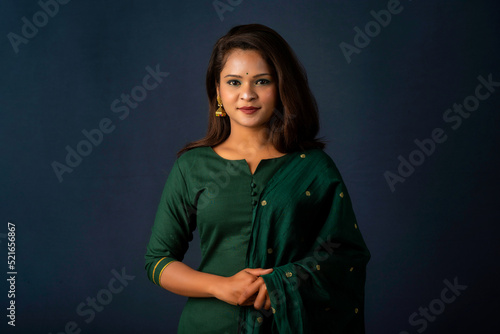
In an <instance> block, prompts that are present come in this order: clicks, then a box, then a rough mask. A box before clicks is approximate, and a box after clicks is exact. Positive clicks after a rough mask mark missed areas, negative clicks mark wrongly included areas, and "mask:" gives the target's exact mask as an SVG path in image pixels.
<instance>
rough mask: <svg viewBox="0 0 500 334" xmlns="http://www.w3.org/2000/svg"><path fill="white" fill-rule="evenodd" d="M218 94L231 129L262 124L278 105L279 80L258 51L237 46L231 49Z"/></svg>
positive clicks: (263, 125)
mask: <svg viewBox="0 0 500 334" xmlns="http://www.w3.org/2000/svg"><path fill="white" fill-rule="evenodd" d="M217 94H219V95H220V97H221V99H222V105H223V106H224V110H226V113H227V115H228V116H229V118H230V121H231V129H232V130H233V129H237V128H238V127H247V128H262V127H266V124H267V122H268V121H269V120H270V118H271V116H272V114H273V111H274V108H275V107H276V100H277V83H276V81H275V78H274V77H272V76H271V68H270V67H269V65H268V64H267V62H266V61H265V60H264V59H263V58H262V57H261V55H260V54H259V53H258V52H257V51H254V50H241V49H234V50H231V51H229V55H228V57H227V60H226V64H225V65H224V68H223V69H222V72H221V74H220V86H219V87H217ZM252 108H254V109H252Z"/></svg>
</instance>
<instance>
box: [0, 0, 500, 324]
mask: <svg viewBox="0 0 500 334" xmlns="http://www.w3.org/2000/svg"><path fill="white" fill-rule="evenodd" d="M46 1H47V0H42V2H46ZM49 2H50V1H49ZM222 2H223V3H228V2H232V4H233V5H231V6H230V8H232V11H229V10H228V11H226V12H224V13H222V16H221V17H220V16H219V15H218V14H217V12H216V10H215V8H214V5H213V1H211V0H207V1H159V0H154V1H141V2H140V1H130V0H108V1H70V2H69V3H67V4H65V5H60V6H59V7H60V8H59V11H58V13H57V14H55V15H54V17H51V18H49V20H48V22H47V23H46V24H45V25H44V26H42V27H40V28H39V29H38V33H37V34H36V35H35V36H34V37H32V38H29V39H27V43H26V44H20V45H19V46H18V52H17V53H16V52H15V50H14V47H13V46H12V44H11V42H10V41H9V37H8V36H9V33H15V34H18V35H21V34H22V32H21V29H22V26H23V24H24V23H23V21H22V18H23V17H26V18H27V20H28V21H29V22H33V15H36V13H37V12H38V11H40V10H41V7H40V5H39V4H38V3H37V1H35V0H30V1H28V0H16V1H2V2H1V3H0V13H1V14H0V16H1V20H0V32H1V33H2V34H3V36H4V37H2V39H1V42H0V55H1V62H0V73H1V75H0V78H1V79H0V80H1V90H0V110H1V113H0V115H1V116H0V117H1V118H0V129H1V134H0V136H1V137H0V140H1V151H0V153H1V157H2V160H1V162H0V164H1V175H2V189H1V196H2V199H1V202H0V203H1V217H2V220H3V222H0V242H1V243H0V249H1V251H2V254H3V255H1V256H0V258H2V259H4V260H3V264H2V265H1V266H0V268H3V269H2V270H1V272H3V274H1V275H2V277H4V279H2V281H3V283H2V285H0V288H1V289H2V290H1V291H0V296H2V297H1V299H0V305H2V307H1V309H2V310H4V311H2V314H0V315H1V319H3V320H2V324H1V327H0V328H2V329H0V331H1V332H2V333H6V332H8V333H34V332H37V333H50V332H51V333H59V332H64V329H65V326H66V324H67V323H70V322H74V323H76V325H75V326H78V328H79V329H81V332H82V333H147V332H165V333H174V332H175V329H176V327H177V322H178V318H179V315H180V313H181V310H182V307H183V305H184V303H185V298H184V297H180V296H176V295H174V294H172V293H170V292H167V291H164V290H162V289H160V288H159V287H157V286H155V285H153V284H152V283H151V282H149V281H148V280H147V278H146V274H145V271H144V269H143V264H144V260H143V257H144V253H145V247H146V244H147V242H148V239H149V235H150V228H151V226H152V223H153V219H154V215H155V211H156V207H157V204H158V201H159V196H160V193H161V190H162V188H163V185H164V182H165V180H166V177H167V175H168V172H169V170H170V168H171V166H172V164H173V162H174V160H175V154H176V152H177V151H178V149H180V148H181V147H182V146H183V145H184V144H185V143H186V142H188V141H192V140H195V139H198V138H200V137H202V136H203V135H204V133H205V130H206V123H207V98H206V96H205V87H204V79H205V77H204V76H205V71H206V67H207V64H208V58H209V56H210V53H211V48H212V46H213V44H214V43H215V41H216V40H217V38H218V37H220V36H222V35H223V34H225V33H226V32H227V30H229V28H231V27H232V26H234V25H237V24H244V23H253V22H258V23H262V24H266V25H269V26H270V27H272V28H273V29H275V30H276V31H278V32H279V33H280V34H282V35H283V37H284V38H285V39H286V40H287V41H288V42H289V43H290V45H291V46H292V48H293V49H294V50H295V51H296V53H297V54H298V56H299V58H300V60H301V61H302V63H303V64H304V66H305V68H306V70H307V72H308V76H309V80H310V84H311V88H312V90H313V92H314V94H315V96H316V98H317V100H318V104H319V107H320V117H321V126H322V128H321V133H320V135H321V136H324V138H325V139H326V140H327V141H328V145H327V148H326V151H327V153H329V154H330V155H331V156H332V158H333V159H334V161H335V162H336V163H337V165H338V167H339V169H340V171H341V172H342V175H343V177H344V179H345V182H346V183H347V186H348V188H349V191H350V194H351V196H352V198H353V203H354V209H355V211H356V214H357V217H358V220H359V225H360V228H361V231H362V233H363V235H364V237H365V240H366V243H367V244H368V246H369V249H370V251H371V253H372V260H371V261H370V263H369V266H368V276H367V284H366V328H367V332H368V333H400V332H403V333H404V331H407V332H408V333H417V330H420V332H425V333H479V332H490V333H492V332H495V331H497V328H498V325H497V321H496V315H497V312H498V311H499V307H498V298H499V297H500V294H499V287H498V277H499V275H498V274H499V270H498V255H499V254H500V253H499V246H498V241H499V232H500V231H499V227H498V223H499V218H500V214H499V211H498V208H499V207H500V205H499V204H500V200H499V194H498V185H499V184H500V183H499V181H500V178H499V173H498V169H499V167H500V159H499V157H498V152H499V148H500V135H499V134H498V131H497V127H498V124H499V120H500V117H499V105H500V87H498V88H496V89H495V92H493V93H491V95H490V96H489V98H487V99H486V100H484V101H481V102H480V105H479V107H478V109H477V110H476V111H473V112H471V115H470V117H469V118H467V119H464V120H463V122H462V124H461V126H460V127H459V128H457V129H456V130H455V129H453V128H452V127H451V125H453V124H454V123H447V122H445V121H444V120H443V115H444V114H445V112H446V110H447V109H449V108H451V107H452V106H453V104H454V103H457V104H461V103H463V101H464V99H465V98H467V97H468V96H470V95H473V94H474V92H475V89H476V86H477V85H478V84H479V81H478V79H477V77H478V76H483V77H484V78H488V75H490V74H491V76H492V79H493V81H495V82H499V81H500V65H499V61H498V59H499V51H500V48H499V40H498V36H499V33H500V29H499V23H498V22H500V20H499V15H498V14H499V6H498V5H497V2H496V1H474V2H473V1H424V0H413V1H410V0H402V1H401V6H402V11H401V12H400V13H399V14H395V15H392V18H391V22H390V23H389V24H388V25H387V26H386V27H383V28H382V29H381V31H380V32H379V33H378V34H376V36H374V37H373V38H371V40H370V43H369V44H368V45H367V46H366V47H364V48H361V49H360V52H359V53H357V54H353V55H352V56H351V62H350V63H348V62H347V61H346V58H345V57H344V55H343V53H342V51H341V48H340V47H339V45H340V44H341V43H342V42H345V43H349V44H351V45H352V44H353V43H354V41H353V40H354V37H355V34H356V33H355V31H354V30H353V29H354V27H356V26H357V27H359V28H360V29H363V30H364V28H365V25H366V24H367V23H369V22H370V21H372V20H373V17H372V16H371V15H370V11H372V10H374V11H377V12H378V11H379V10H382V9H386V8H387V3H388V1H385V0H382V1H381V0H376V1H375V0H373V1H362V2H361V1H298V0H292V1H290V0H287V1H285V0H274V1H264V0H244V1H239V0H232V1H228V0H222ZM11 36H12V35H11ZM157 65H159V68H160V70H161V71H164V72H168V73H169V75H168V77H166V78H164V79H163V82H161V83H160V84H159V85H158V87H157V88H155V89H153V90H151V91H148V92H147V94H148V95H147V97H146V98H145V99H144V100H143V101H142V102H140V103H139V105H138V106H137V107H136V108H135V109H130V113H129V115H128V116H127V117H126V118H124V119H123V120H121V119H120V118H119V116H120V115H121V114H122V113H114V112H113V111H112V110H111V104H112V102H113V101H114V100H115V99H120V96H121V94H123V93H124V94H130V92H131V90H132V89H133V88H134V87H136V86H138V85H141V84H142V79H143V78H144V76H145V75H146V74H147V73H148V72H147V71H146V67H147V66H150V67H151V68H155V67H156V66H157ZM151 82H152V81H151ZM481 92H482V93H485V92H486V90H484V89H483V90H481ZM120 105H121V106H123V104H120ZM105 118H109V119H110V120H111V122H112V124H113V126H115V128H114V130H113V131H112V132H111V133H109V134H105V135H104V137H103V139H102V142H101V143H100V144H99V145H97V146H95V147H93V149H92V152H91V153H90V154H89V155H88V156H86V157H83V159H82V161H81V163H80V164H79V165H78V166H77V167H75V168H74V169H73V171H72V172H71V173H65V174H63V176H62V178H63V180H62V182H59V180H58V178H57V176H56V174H55V172H54V170H53V167H52V165H51V164H52V163H53V162H54V161H58V162H60V163H65V161H64V160H65V157H66V153H67V152H66V149H65V147H66V146H67V145H69V146H70V147H72V148H73V149H76V146H77V144H78V143H79V142H80V141H81V140H83V139H85V137H84V135H83V134H82V130H88V131H90V130H92V129H95V128H97V127H98V126H99V122H100V121H101V120H102V119H105ZM435 128H441V129H443V131H444V132H445V134H446V136H447V137H446V138H447V140H446V141H445V142H444V143H441V144H437V145H436V148H435V150H434V152H433V153H432V154H430V155H429V156H426V157H425V161H424V162H423V163H422V164H421V165H420V166H417V167H416V168H415V171H414V172H413V173H412V174H411V175H410V176H408V177H407V178H406V180H405V182H404V183H397V184H396V185H395V189H394V191H391V189H390V187H389V185H388V183H387V182H386V179H385V177H384V173H385V172H386V171H390V172H392V173H397V169H398V165H399V163H400V162H399V160H398V157H399V156H400V155H401V156H402V157H404V158H405V159H408V158H409V155H410V154H411V153H412V151H414V150H415V149H417V148H418V147H417V146H416V144H415V143H414V140H415V139H418V140H424V139H426V138H430V136H431V132H432V131H433V129H435ZM9 221H10V222H13V223H15V225H16V265H17V266H16V270H17V272H18V274H17V281H16V299H15V300H16V306H17V307H16V327H15V328H12V327H11V326H7V324H6V323H7V320H8V319H7V318H6V314H7V310H6V307H7V305H8V302H9V299H8V298H7V290H8V286H7V285H5V282H6V281H5V279H6V276H7V274H6V273H7V271H8V269H7V264H6V258H7V247H6V246H7V240H6V238H5V237H6V233H7V222H9ZM199 257H200V255H199V246H198V239H197V238H196V239H195V240H194V242H193V243H192V247H191V249H190V251H189V253H188V255H187V259H186V262H187V263H189V264H190V265H192V266H196V265H197V263H198V262H199ZM123 268H124V269H123ZM112 270H116V271H117V272H121V271H122V270H124V271H125V273H126V274H127V275H130V276H135V278H133V279H131V278H130V277H129V281H127V283H126V284H127V286H125V287H123V290H121V292H118V293H115V294H110V293H108V292H107V291H106V290H104V289H109V288H108V283H109V282H110V280H112V278H113V277H115V276H114V274H113V273H112ZM454 279H456V280H457V282H458V283H459V284H460V285H465V286H467V288H465V289H464V288H463V289H464V290H462V292H461V293H460V295H459V296H457V297H456V299H455V300H454V301H453V302H451V303H450V304H441V305H445V309H444V310H439V312H438V313H439V314H438V315H436V316H435V318H432V321H427V324H426V326H425V328H424V324H423V323H424V320H422V319H425V318H424V317H423V316H421V315H417V316H416V317H415V318H414V320H415V321H418V322H417V324H412V323H410V322H409V317H410V316H411V315H412V313H414V312H417V313H418V312H419V308H420V307H429V305H430V304H431V305H432V306H433V307H434V308H436V307H438V308H439V305H440V304H439V303H440V302H438V301H436V299H440V298H441V292H442V291H443V289H444V288H445V287H446V285H445V283H444V280H448V281H449V282H453V281H454ZM113 284H114V287H115V288H118V287H119V286H120V283H117V282H115V283H113ZM452 295H453V294H452V293H451V292H447V294H446V296H447V297H448V298H450V297H451V296H452ZM96 296H100V297H101V300H102V298H106V297H109V296H112V300H107V301H106V303H107V302H109V303H107V304H106V305H105V306H104V308H103V309H102V310H101V311H100V312H96V313H95V317H94V319H92V320H91V321H89V322H88V323H87V322H86V320H89V313H86V315H84V316H81V315H79V314H78V313H77V308H78V305H79V304H80V303H86V301H87V298H88V297H90V298H95V297H96ZM88 309H90V308H89V307H88V306H85V307H84V308H83V310H87V311H88ZM214 321H216V319H214ZM71 326H72V325H69V327H71Z"/></svg>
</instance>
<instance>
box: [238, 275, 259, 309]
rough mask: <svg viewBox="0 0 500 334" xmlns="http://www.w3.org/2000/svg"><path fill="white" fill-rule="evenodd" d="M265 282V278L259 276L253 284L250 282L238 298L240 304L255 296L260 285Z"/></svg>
mask: <svg viewBox="0 0 500 334" xmlns="http://www.w3.org/2000/svg"><path fill="white" fill-rule="evenodd" d="M263 282H264V279H263V278H260V277H259V278H258V279H257V280H255V281H254V282H253V283H252V284H250V285H249V286H248V287H247V288H246V289H245V291H243V293H242V294H241V295H240V297H239V298H238V304H240V305H243V304H244V303H245V302H246V301H247V299H249V298H250V297H251V296H253V295H254V294H255V293H257V291H259V288H260V285H261V284H262V283H263Z"/></svg>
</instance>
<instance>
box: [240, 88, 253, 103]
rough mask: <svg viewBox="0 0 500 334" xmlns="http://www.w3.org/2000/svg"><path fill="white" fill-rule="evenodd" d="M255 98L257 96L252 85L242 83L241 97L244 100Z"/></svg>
mask: <svg viewBox="0 0 500 334" xmlns="http://www.w3.org/2000/svg"><path fill="white" fill-rule="evenodd" d="M255 98H257V94H255V91H254V90H253V87H252V85H251V84H246V85H243V87H242V91H241V99H242V100H245V101H251V100H253V99H255Z"/></svg>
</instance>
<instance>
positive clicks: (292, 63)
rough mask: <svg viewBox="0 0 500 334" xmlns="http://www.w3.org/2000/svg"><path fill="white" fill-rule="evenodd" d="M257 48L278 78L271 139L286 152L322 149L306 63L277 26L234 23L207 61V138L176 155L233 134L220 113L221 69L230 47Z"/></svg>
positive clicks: (216, 141) (226, 120) (271, 123)
mask: <svg viewBox="0 0 500 334" xmlns="http://www.w3.org/2000/svg"><path fill="white" fill-rule="evenodd" d="M234 49H242V50H255V51H257V52H259V53H260V54H261V56H262V57H263V58H264V59H265V60H266V61H267V63H268V65H269V67H270V68H271V70H272V72H273V73H274V74H275V75H276V76H277V79H278V99H277V103H276V108H275V110H274V112H273V115H272V116H271V119H270V120H269V122H268V129H267V130H268V131H269V140H270V142H271V143H272V144H273V145H274V147H275V148H276V149H277V150H278V151H280V152H282V153H290V152H294V151H298V150H304V149H310V148H321V149H323V148H324V146H325V144H324V143H323V142H322V141H320V140H319V139H317V138H316V135H317V134H318V131H319V117H318V106H317V104H316V99H315V98H314V96H313V94H312V92H311V89H310V88H309V84H308V81H307V74H306V71H305V70H304V67H303V66H302V64H301V63H300V62H299V60H298V59H297V56H296V55H295V53H294V52H293V50H292V48H291V47H290V46H289V45H288V43H287V42H286V41H285V40H284V39H283V37H281V36H280V35H279V34H278V33H277V32H276V31H274V30H273V29H271V28H269V27H266V26H264V25H261V24H247V25H239V26H236V27H233V28H232V29H231V30H229V32H228V33H227V34H226V35H225V36H223V37H221V38H220V39H219V40H218V41H217V43H215V45H214V48H213V50H212V55H211V57H210V61H209V63H208V70H207V77H206V86H207V95H208V130H207V134H206V136H205V137H204V138H202V139H199V140H197V141H193V142H190V143H188V144H186V145H185V146H184V147H183V148H182V149H181V150H180V151H179V152H178V153H177V156H178V157H179V156H180V155H181V154H182V153H184V152H186V151H187V150H190V149H193V148H195V147H200V146H215V145H217V144H219V143H222V142H223V141H224V140H226V139H227V138H228V137H229V134H230V132H231V124H230V121H229V117H228V116H226V117H216V116H215V111H216V109H217V90H216V87H217V86H218V85H219V84H220V73H221V72H222V69H223V68H224V65H225V63H226V60H227V55H228V53H229V51H231V50H234Z"/></svg>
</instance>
